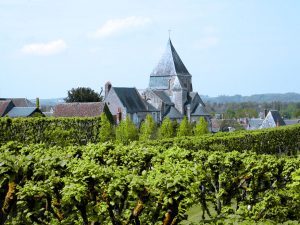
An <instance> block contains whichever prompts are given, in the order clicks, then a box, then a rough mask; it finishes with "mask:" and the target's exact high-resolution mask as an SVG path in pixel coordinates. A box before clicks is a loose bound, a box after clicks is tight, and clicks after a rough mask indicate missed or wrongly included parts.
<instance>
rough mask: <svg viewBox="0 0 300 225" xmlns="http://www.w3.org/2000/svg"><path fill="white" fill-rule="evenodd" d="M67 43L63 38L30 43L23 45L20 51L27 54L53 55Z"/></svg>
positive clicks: (62, 49) (60, 50)
mask: <svg viewBox="0 0 300 225" xmlns="http://www.w3.org/2000/svg"><path fill="white" fill-rule="evenodd" d="M66 48H67V44H66V42H65V41H64V40H62V39H59V40H55V41H50V42H47V43H31V44H28V45H24V46H23V47H22V49H21V52H22V53H24V54H28V55H42V56H46V55H54V54H58V53H60V52H62V51H64V50H65V49H66Z"/></svg>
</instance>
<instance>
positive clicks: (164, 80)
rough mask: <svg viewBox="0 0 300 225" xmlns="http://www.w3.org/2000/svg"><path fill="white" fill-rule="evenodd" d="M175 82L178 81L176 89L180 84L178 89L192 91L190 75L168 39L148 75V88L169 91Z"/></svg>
mask: <svg viewBox="0 0 300 225" xmlns="http://www.w3.org/2000/svg"><path fill="white" fill-rule="evenodd" d="M175 78H176V79H175ZM175 80H178V82H177V84H176V88H177V89H178V84H180V88H182V89H186V90H188V91H192V84H191V75H190V73H189V71H188V70H187V68H186V67H185V65H184V64H183V62H182V60H181V59H180V57H179V55H178V53H177V52H176V50H175V48H174V46H173V44H172V41H171V39H170V38H169V40H168V43H167V46H166V49H165V52H164V53H163V55H162V57H161V59H160V61H159V62H158V64H157V66H156V67H155V68H154V70H153V71H152V73H151V74H150V83H149V87H150V88H151V89H161V90H167V89H169V90H170V89H172V88H173V84H174V81H175Z"/></svg>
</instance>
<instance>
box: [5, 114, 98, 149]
mask: <svg viewBox="0 0 300 225" xmlns="http://www.w3.org/2000/svg"><path fill="white" fill-rule="evenodd" d="M99 128H100V117H94V118H49V117H33V118H0V133H1V135H0V145H1V144H4V143H6V142H8V141H18V142H20V143H24V144H31V143H45V144H48V145H63V146H66V145H70V144H75V145H82V144H86V143H88V142H92V143H96V142H97V141H99V138H98V136H99Z"/></svg>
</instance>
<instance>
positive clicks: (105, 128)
mask: <svg viewBox="0 0 300 225" xmlns="http://www.w3.org/2000/svg"><path fill="white" fill-rule="evenodd" d="M99 139H100V142H106V141H110V140H113V139H114V130H113V126H112V125H111V123H110V121H109V119H108V118H107V116H106V114H105V113H102V114H101V116H100V133H99Z"/></svg>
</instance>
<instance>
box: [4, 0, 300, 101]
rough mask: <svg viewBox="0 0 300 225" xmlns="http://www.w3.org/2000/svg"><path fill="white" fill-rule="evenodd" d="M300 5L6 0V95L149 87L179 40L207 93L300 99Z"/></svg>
mask: <svg viewBox="0 0 300 225" xmlns="http://www.w3.org/2000/svg"><path fill="white" fill-rule="evenodd" d="M299 12H300V1H298V0H287V1H282V0H263V1H262V0H244V1H240V0H226V1H224V0H218V1H216V0H180V1H179V0H151V1H149V0H127V1H122V0H118V1H117V0H110V1H102V0H88V1H87V0H0V97H27V98H35V97H40V98H55V97H65V96H66V94H67V90H70V89H71V88H73V87H79V86H80V87H91V88H92V89H94V90H96V91H100V89H101V87H102V86H103V85H104V83H105V82H106V81H111V82H112V84H113V86H124V87H137V88H140V89H142V88H146V87H147V86H148V81H149V75H150V73H151V71H152V69H153V68H154V67H155V65H156V63H157V62H158V60H159V59H160V56H161V54H162V52H163V51H164V48H165V46H166V44H167V40H168V30H169V29H171V30H172V31H171V39H172V42H173V44H174V47H175V48H176V50H177V52H178V53H179V55H180V57H181V59H182V60H183V62H184V63H185V65H186V67H187V69H188V70H189V72H190V73H191V74H192V76H193V77H192V79H193V87H194V89H195V90H196V91H198V92H199V93H200V94H204V95H209V96H218V95H234V94H242V95H251V94H258V93H285V92H300V91H299V84H300V62H299V54H300V43H299V42H300V13H299Z"/></svg>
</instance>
